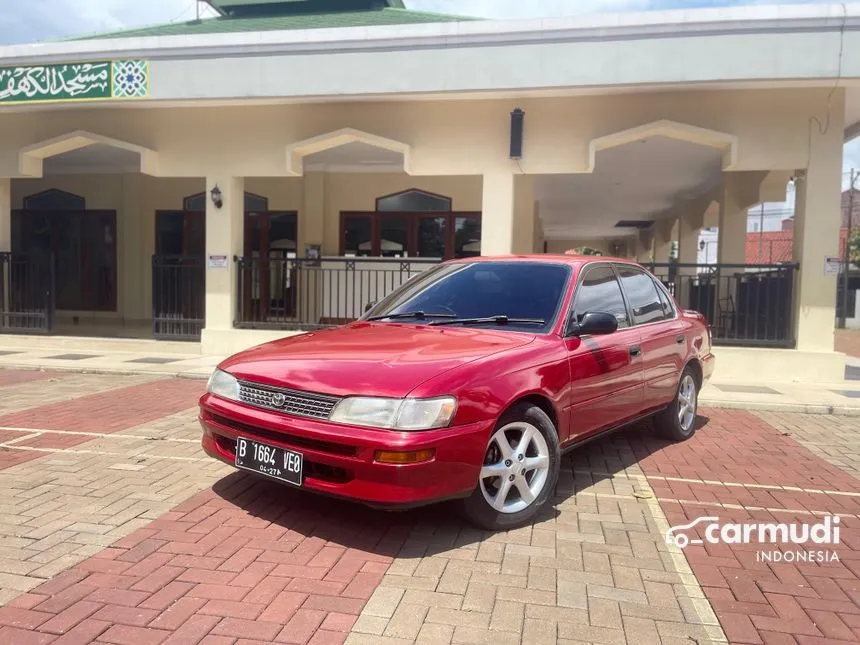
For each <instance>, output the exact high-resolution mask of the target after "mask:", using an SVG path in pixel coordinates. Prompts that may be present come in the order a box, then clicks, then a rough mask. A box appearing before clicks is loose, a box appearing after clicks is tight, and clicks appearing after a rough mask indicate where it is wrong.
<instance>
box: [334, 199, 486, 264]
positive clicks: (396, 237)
mask: <svg viewBox="0 0 860 645" xmlns="http://www.w3.org/2000/svg"><path fill="white" fill-rule="evenodd" d="M451 206H452V200H451V198H450V197H445V196H444V195H435V194H433V193H428V192H426V191H423V190H417V189H410V190H406V191H403V192H400V193H395V194H393V195H385V196H383V197H379V198H378V199H377V200H376V210H375V211H374V212H341V230H340V238H341V245H340V252H341V254H343V255H348V256H382V257H423V258H443V259H449V258H463V257H471V256H474V255H480V247H481V214H480V213H460V212H454V211H452V210H451Z"/></svg>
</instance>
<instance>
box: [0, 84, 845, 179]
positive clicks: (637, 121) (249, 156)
mask: <svg viewBox="0 0 860 645" xmlns="http://www.w3.org/2000/svg"><path fill="white" fill-rule="evenodd" d="M828 94H829V91H828V90H827V88H820V89H807V90H799V89H780V90H747V91H721V92H714V91H707V92H703V91H684V92H653V93H640V94H630V95H626V96H625V97H624V98H623V100H622V99H620V98H619V97H618V96H617V95H609V96H581V97H564V98H528V99H520V100H516V101H515V100H507V99H504V100H503V99H497V100H491V99H487V100H480V101H477V100H462V101H411V102H403V101H400V102H397V101H387V102H364V103H350V104H343V103H328V104H294V105H269V106H212V107H195V108H163V109H146V108H137V109H134V108H129V109H123V110H117V109H110V108H93V109H85V110H68V109H55V110H50V111H41V110H40V111H28V112H15V113H4V114H0V130H2V132H3V133H4V136H3V140H2V141H0V177H17V176H20V173H21V167H20V164H19V152H20V151H21V150H22V149H24V148H26V147H28V146H31V145H33V144H37V143H40V142H43V141H48V140H51V139H53V138H55V137H58V136H62V135H64V134H66V133H70V132H74V131H77V130H84V131H88V132H93V133H96V134H99V135H102V136H107V137H112V138H115V139H118V140H121V141H126V142H129V143H132V144H136V145H140V146H144V147H146V148H148V149H151V150H154V151H156V152H157V156H158V159H157V163H156V164H154V165H155V167H154V169H153V172H154V174H157V175H159V176H165V177H171V176H173V177H201V176H206V175H216V174H220V175H225V174H227V173H233V174H234V175H235V176H245V177H247V176H258V177H273V176H279V175H285V174H286V173H287V169H286V154H285V153H286V149H287V146H288V145H290V144H293V143H295V142H298V141H303V140H306V139H309V138H312V137H317V136H319V135H322V134H325V133H328V132H333V131H337V130H340V129H342V128H355V129H358V130H361V131H364V132H368V133H371V134H373V135H376V136H381V137H386V138H388V139H392V140H395V141H399V142H402V143H404V144H407V145H409V146H410V150H411V154H410V157H411V159H410V166H411V171H412V172H413V173H414V174H417V175H441V176H450V175H480V174H483V173H486V172H487V171H489V170H498V169H506V170H510V171H511V172H515V173H526V174H541V173H572V172H584V171H587V170H588V167H589V163H590V155H589V144H590V142H591V141H592V140H593V139H595V138H598V137H603V136H606V135H610V134H613V133H616V132H619V131H624V130H628V129H631V128H636V127H639V126H642V125H645V124H648V123H653V122H656V121H660V120H672V121H676V122H679V123H682V124H687V125H691V126H696V127H699V128H707V129H710V130H715V131H718V132H722V133H727V134H730V135H733V136H736V137H738V138H739V139H740V140H741V141H743V145H741V146H739V148H738V150H737V160H736V163H735V166H734V170H777V169H784V170H792V171H793V170H794V169H796V168H800V167H804V166H805V165H806V164H807V162H808V157H807V153H808V120H809V115H810V114H817V113H818V112H819V111H821V110H824V109H826V107H827V104H828ZM842 96H843V95H842V93H841V90H840V94H839V96H838V97H837V98H838V99H840V100H841V99H842ZM834 100H836V99H834ZM517 107H519V108H522V109H524V110H525V112H526V132H527V136H526V138H525V146H524V156H523V159H522V160H521V161H519V162H517V163H515V162H512V161H510V160H509V159H508V144H509V141H508V132H509V118H510V117H509V113H510V111H511V110H512V109H514V108H517Z"/></svg>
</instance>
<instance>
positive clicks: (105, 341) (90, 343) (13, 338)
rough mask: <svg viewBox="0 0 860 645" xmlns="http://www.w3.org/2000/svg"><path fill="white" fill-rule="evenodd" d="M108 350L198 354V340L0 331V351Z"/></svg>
mask: <svg viewBox="0 0 860 645" xmlns="http://www.w3.org/2000/svg"><path fill="white" fill-rule="evenodd" d="M9 350H15V351H21V350H30V351H54V350H58V351H75V352H78V351H109V352H127V353H130V354H142V355H146V356H163V355H165V354H167V355H174V354H184V355H187V356H200V354H201V351H200V343H199V342H186V341H169V340H153V339H149V338H104V337H91V336H55V335H51V336H40V335H26V334H0V351H9Z"/></svg>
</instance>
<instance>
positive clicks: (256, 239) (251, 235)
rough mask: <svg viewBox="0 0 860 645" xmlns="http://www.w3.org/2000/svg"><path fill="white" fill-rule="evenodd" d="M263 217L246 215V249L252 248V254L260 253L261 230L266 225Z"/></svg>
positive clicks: (252, 214) (254, 214) (251, 214)
mask: <svg viewBox="0 0 860 645" xmlns="http://www.w3.org/2000/svg"><path fill="white" fill-rule="evenodd" d="M263 217H264V216H263V215H259V214H257V213H246V214H245V247H246V248H250V250H251V253H252V254H254V253H257V254H258V253H259V252H260V243H261V241H262V232H261V230H262V227H263V225H264V224H265V222H264V220H263Z"/></svg>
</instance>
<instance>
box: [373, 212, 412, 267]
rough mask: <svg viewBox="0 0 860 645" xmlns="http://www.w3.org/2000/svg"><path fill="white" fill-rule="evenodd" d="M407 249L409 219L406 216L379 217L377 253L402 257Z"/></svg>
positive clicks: (390, 256) (386, 256) (384, 255)
mask: <svg viewBox="0 0 860 645" xmlns="http://www.w3.org/2000/svg"><path fill="white" fill-rule="evenodd" d="M408 250H409V220H408V219H407V218H406V217H380V218H379V254H380V255H381V256H382V257H385V258H395V257H403V256H404V255H405V254H406V252H407V251H408Z"/></svg>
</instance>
